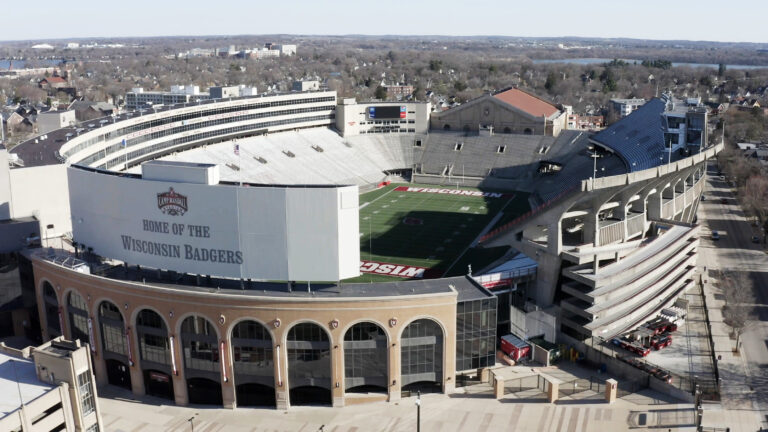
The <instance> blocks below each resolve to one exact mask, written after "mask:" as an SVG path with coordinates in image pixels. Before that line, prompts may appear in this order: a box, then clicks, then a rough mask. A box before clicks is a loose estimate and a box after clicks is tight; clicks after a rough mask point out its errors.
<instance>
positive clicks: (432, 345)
mask: <svg viewBox="0 0 768 432" xmlns="http://www.w3.org/2000/svg"><path fill="white" fill-rule="evenodd" d="M445 334H446V333H445V329H444V328H443V325H442V323H440V321H439V320H437V319H434V318H428V317H425V318H416V319H414V320H412V321H411V322H409V323H408V324H407V325H404V326H403V329H402V331H401V334H400V380H401V383H402V388H403V390H417V389H418V390H421V391H425V392H430V391H431V392H439V391H442V387H443V373H444V370H445V345H446V344H445Z"/></svg>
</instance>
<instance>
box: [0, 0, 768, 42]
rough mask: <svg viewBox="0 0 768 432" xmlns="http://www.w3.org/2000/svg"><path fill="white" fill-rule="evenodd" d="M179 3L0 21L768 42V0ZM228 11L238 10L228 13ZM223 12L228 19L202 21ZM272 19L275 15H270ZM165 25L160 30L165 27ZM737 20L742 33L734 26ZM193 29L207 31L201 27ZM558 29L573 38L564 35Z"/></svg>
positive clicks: (25, 27) (117, 32) (0, 37)
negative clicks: (737, 0) (749, 20)
mask: <svg viewBox="0 0 768 432" xmlns="http://www.w3.org/2000/svg"><path fill="white" fill-rule="evenodd" d="M173 3H175V2H171V3H159V4H158V3H156V2H150V1H149V0H135V1H134V2H131V3H130V4H121V3H115V4H110V5H109V7H108V8H105V7H104V5H103V3H102V2H97V1H96V0H80V1H78V2H77V3H76V4H72V5H68V6H67V13H68V15H69V16H71V17H78V16H82V17H87V18H86V19H87V25H83V26H78V25H75V26H61V25H59V24H60V23H61V19H62V15H61V11H60V10H59V9H57V8H37V9H33V8H32V7H23V6H22V7H15V8H5V9H4V11H3V12H4V14H5V15H6V19H5V20H4V23H3V24H2V25H0V41H2V42H25V41H30V42H32V41H34V42H39V41H53V40H66V39H70V40H73V39H109V38H115V39H118V38H119V39H130V38H173V37H233V36H259V35H285V36H294V37H298V36H304V37H313V36H314V37H333V36H335V37H353V36H358V37H386V36H403V37H419V36H422V37H426V36H433V37H508V38H548V39H574V38H582V39H634V40H652V41H688V42H718V43H752V44H768V38H766V35H765V33H764V31H762V28H761V26H759V25H752V26H738V23H739V22H742V21H744V20H745V18H744V16H745V11H749V16H765V15H766V14H768V3H767V2H763V1H760V0H744V1H742V2H741V3H742V4H743V7H740V8H738V9H737V8H723V7H722V6H721V5H720V3H719V2H716V1H715V0H699V1H693V0H681V1H679V2H676V3H674V4H669V3H667V2H663V1H661V0H648V1H647V2H646V3H645V4H644V5H643V6H642V7H641V8H638V7H635V5H633V4H616V2H613V1H609V0H598V1H595V2H594V5H593V6H594V7H591V8H589V10H582V9H579V8H577V7H574V6H573V3H571V2H568V1H566V0H550V2H549V4H548V5H547V8H546V9H543V8H541V7H539V6H538V5H530V4H517V5H512V6H510V5H509V4H508V3H507V2H502V1H500V0H482V1H480V2H478V3H476V4H473V5H472V7H467V6H466V5H465V4H462V3H461V2H459V1H457V0H444V1H442V2H438V1H435V0H426V1H422V2H418V3H414V4H408V6H407V8H406V7H402V8H399V7H394V6H393V5H390V6H391V7H389V8H385V9H376V8H374V7H373V6H370V5H364V4H363V5H361V4H359V3H357V2H353V1H350V0H338V1H336V2H334V3H332V4H333V8H330V7H328V6H327V5H324V4H322V3H318V2H310V1H308V0H295V1H294V2H293V3H292V5H291V9H290V10H286V9H285V8H284V7H282V5H278V4H273V3H268V4H263V5H254V4H252V3H248V2H246V1H245V0H220V1H219V2H217V4H216V9H215V10H213V11H212V10H211V8H209V7H207V6H206V4H203V3H202V2H185V3H183V5H184V6H183V7H177V6H176V5H174V4H173ZM404 9H407V10H405V11H404ZM144 11H151V13H150V14H147V13H144ZM228 12H232V13H230V14H229V15H227V13H228ZM403 12H406V13H403ZM488 12H491V13H488ZM498 12H501V13H498ZM504 12H508V13H504ZM217 13H218V15H220V17H221V19H217V20H216V21H215V22H214V21H210V22H206V21H204V20H205V19H207V18H208V17H211V16H216V15H217ZM265 16H266V17H268V18H267V19H266V20H263V19H262V17H265ZM116 17H117V18H116ZM201 17H202V20H201ZM521 18H522V19H521ZM681 19H682V22H681V21H680V20H681ZM30 23H34V26H33V27H32V28H34V29H35V31H36V32H37V33H36V34H30V33H29V32H30V30H29V29H30ZM190 23H193V24H194V26H190ZM687 23H695V24H697V25H687ZM698 23H701V24H698ZM721 23H722V24H721ZM713 24H720V25H713ZM158 27H160V30H157V28H158ZM192 27H195V28H192ZM734 27H735V28H738V31H734V30H733V29H734ZM195 29H199V30H200V31H197V32H195V31H194V30H195ZM406 29H418V31H413V30H406ZM190 30H193V31H190ZM254 30H256V31H254ZM339 30H341V31H339ZM64 32H67V33H64ZM558 33H559V34H562V35H568V36H559V35H558ZM18 35H24V36H23V37H19V36H18Z"/></svg>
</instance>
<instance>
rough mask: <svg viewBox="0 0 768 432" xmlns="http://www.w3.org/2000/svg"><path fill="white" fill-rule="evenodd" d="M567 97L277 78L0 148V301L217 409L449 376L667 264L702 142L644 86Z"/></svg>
mask: <svg viewBox="0 0 768 432" xmlns="http://www.w3.org/2000/svg"><path fill="white" fill-rule="evenodd" d="M566 117H567V116H566V115H565V111H564V110H563V109H562V108H561V107H557V106H555V105H553V104H551V103H549V102H547V101H543V100H541V99H539V98H537V97H536V96H534V95H531V94H528V93H526V92H523V91H522V90H519V89H516V88H512V89H506V90H503V91H501V92H498V93H495V94H491V95H486V96H483V97H481V98H478V99H476V100H474V101H470V102H469V103H467V104H464V105H462V106H459V107H457V108H453V109H451V110H448V111H445V112H441V113H431V108H430V106H429V104H425V103H415V102H407V103H406V102H403V103H392V102H386V103H382V102H380V103H357V102H356V101H354V100H349V99H342V100H338V99H337V96H336V93H335V92H332V91H313V92H292V93H285V94H271V95H262V96H254V97H240V98H230V99H219V100H210V101H200V102H196V103H189V104H184V105H174V106H166V107H155V108H154V109H151V110H140V111H136V112H130V113H125V114H121V115H118V116H114V117H109V118H105V119H97V120H93V121H91V122H88V123H87V124H80V125H76V126H73V127H68V128H63V129H59V130H56V131H53V132H49V133H48V134H45V135H43V136H39V137H36V138H34V139H32V140H29V141H27V142H25V143H22V144H20V145H18V146H16V147H14V148H13V149H12V150H11V152H10V153H9V152H7V151H5V150H4V149H2V150H0V169H2V170H3V171H4V172H2V173H1V174H2V175H0V177H1V178H2V180H0V219H3V220H5V222H4V223H2V224H0V229H2V232H1V233H2V238H3V239H4V240H3V244H2V245H0V247H2V250H0V252H2V253H4V254H5V256H10V255H12V256H13V257H14V258H13V259H16V260H18V266H19V273H20V278H21V281H22V282H21V299H22V300H21V303H22V304H21V305H20V307H18V309H19V311H20V312H18V313H15V314H14V315H13V317H12V319H13V321H14V324H15V323H16V322H17V321H19V322H21V321H24V323H26V325H22V324H18V325H15V327H18V328H20V330H19V332H20V333H27V334H34V333H35V332H39V334H41V336H42V339H43V340H48V339H50V338H53V337H56V336H59V335H63V336H65V337H67V338H69V339H80V340H82V341H85V342H88V343H89V345H90V347H91V350H92V356H93V358H94V367H95V371H96V380H97V382H98V383H99V384H112V385H117V386H122V387H125V388H126V389H129V390H131V391H132V392H133V393H135V394H138V395H143V394H149V395H154V396H158V397H161V398H166V399H169V400H172V401H175V403H177V404H179V405H187V404H212V405H219V406H224V407H228V408H234V407H241V406H271V407H276V408H279V409H285V408H288V407H290V406H291V405H300V404H326V405H332V406H344V405H348V404H356V403H363V402H372V401H396V400H398V399H399V398H401V397H402V395H404V394H409V392H411V391H416V390H419V391H436V392H445V393H451V392H453V391H454V388H455V386H456V385H457V380H458V379H459V377H460V376H461V375H462V374H463V373H465V372H467V371H473V372H474V371H477V370H478V369H482V368H486V367H489V366H493V365H494V363H495V361H496V349H497V336H502V335H504V334H508V333H510V332H514V333H517V334H518V335H519V336H520V337H523V338H526V339H527V338H530V337H533V336H543V337H544V339H545V340H547V341H549V342H561V341H564V340H565V341H580V340H584V339H586V338H594V337H599V338H602V339H608V338H610V337H612V336H614V335H616V334H619V333H621V332H622V331H625V330H627V329H630V328H632V327H634V326H637V325H638V324H639V323H642V322H643V321H645V320H647V319H649V318H650V317H653V316H654V315H655V314H658V313H659V311H661V310H662V309H663V308H665V307H668V306H669V305H671V304H673V303H674V302H675V300H676V299H677V298H678V297H679V296H680V295H681V294H682V293H683V292H685V290H686V289H687V288H689V287H690V286H691V284H692V271H693V266H694V265H695V259H696V249H697V247H698V239H697V233H698V226H697V225H696V224H695V213H696V208H697V205H698V201H699V199H700V198H699V197H700V195H701V190H702V185H703V182H702V179H703V177H704V175H705V164H706V160H707V159H708V158H711V157H712V156H713V155H714V154H716V153H717V152H718V151H719V150H720V149H721V148H722V144H720V145H716V146H715V145H709V144H708V139H707V138H708V133H707V117H706V112H705V111H703V110H702V109H701V108H700V107H696V106H693V107H689V106H686V105H685V104H682V103H680V102H678V101H675V100H673V99H672V98H671V96H667V95H665V96H663V97H662V98H656V99H653V100H651V101H650V102H648V103H647V104H646V105H644V106H643V107H641V108H640V109H638V110H637V111H636V112H635V113H633V114H632V115H630V116H628V117H626V118H625V119H622V120H621V121H619V122H617V123H616V124H614V125H612V126H611V127H610V128H608V129H606V130H604V131H602V132H599V133H596V134H592V133H588V132H584V131H573V130H567V129H565V127H564V121H565V118H566ZM660 122H661V124H662V127H661V128H660V127H659V124H660ZM496 131H503V132H502V133H497V132H496ZM35 238H42V246H43V247H42V248H41V247H34V246H35V243H36V242H35ZM38 246H39V244H38Z"/></svg>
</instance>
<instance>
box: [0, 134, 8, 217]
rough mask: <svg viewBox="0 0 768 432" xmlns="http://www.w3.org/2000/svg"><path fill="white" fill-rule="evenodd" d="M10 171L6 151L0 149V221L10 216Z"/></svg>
mask: <svg viewBox="0 0 768 432" xmlns="http://www.w3.org/2000/svg"><path fill="white" fill-rule="evenodd" d="M0 127H2V125H0ZM10 171H11V169H10V168H9V167H8V151H7V150H5V149H4V148H3V149H0V221H1V220H6V219H10V218H11V177H10Z"/></svg>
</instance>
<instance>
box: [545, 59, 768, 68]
mask: <svg viewBox="0 0 768 432" xmlns="http://www.w3.org/2000/svg"><path fill="white" fill-rule="evenodd" d="M611 60H613V59H605V58H575V59H558V60H541V59H540V60H531V61H533V63H534V64H547V63H571V64H579V65H591V64H603V63H608V62H610V61H611ZM620 60H624V61H625V62H627V63H638V64H640V63H642V60H635V59H620ZM678 66H688V67H707V68H714V69H717V68H718V66H719V65H717V64H715V63H674V62H673V63H672V67H678ZM725 68H726V69H768V65H766V66H755V65H738V64H734V65H732V64H727V65H725Z"/></svg>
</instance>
